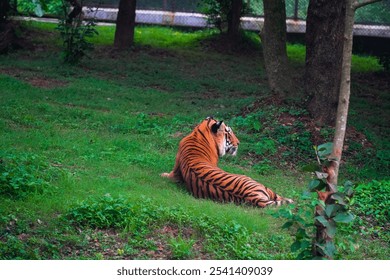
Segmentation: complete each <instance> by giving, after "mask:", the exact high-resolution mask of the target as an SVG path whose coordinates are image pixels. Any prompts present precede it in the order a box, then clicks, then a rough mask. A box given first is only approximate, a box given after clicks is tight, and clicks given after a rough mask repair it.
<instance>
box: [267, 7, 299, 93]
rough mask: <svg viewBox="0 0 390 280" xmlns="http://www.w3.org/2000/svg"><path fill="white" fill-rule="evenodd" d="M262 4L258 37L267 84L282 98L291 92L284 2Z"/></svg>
mask: <svg viewBox="0 0 390 280" xmlns="http://www.w3.org/2000/svg"><path fill="white" fill-rule="evenodd" d="M263 5H264V27H263V29H262V31H261V33H260V37H261V42H262V45H263V54H264V63H265V70H266V72H267V77H268V84H269V87H270V89H271V90H272V91H273V92H275V93H277V94H281V96H282V98H283V99H284V98H285V97H287V96H288V95H289V94H292V93H293V91H292V79H291V74H290V73H289V67H288V58H287V49H286V3H285V1H284V0H263Z"/></svg>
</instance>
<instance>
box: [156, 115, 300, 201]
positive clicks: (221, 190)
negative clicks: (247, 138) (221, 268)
mask: <svg viewBox="0 0 390 280" xmlns="http://www.w3.org/2000/svg"><path fill="white" fill-rule="evenodd" d="M239 144H240V141H239V140H238V139H237V137H236V136H235V135H234V133H233V130H232V129H231V128H230V127H229V126H227V125H226V124H225V123H224V121H218V120H215V119H214V118H213V117H207V118H206V119H204V120H203V121H202V122H201V123H200V124H198V125H197V126H196V127H195V128H194V130H193V131H192V132H191V133H190V134H189V135H187V136H185V137H184V138H183V139H182V140H181V141H180V143H179V149H178V152H177V155H176V161H175V165H174V168H173V170H172V171H171V172H170V173H162V174H161V176H162V177H166V178H169V179H171V180H172V181H174V182H176V183H180V182H181V183H182V182H184V183H185V185H186V188H187V190H188V191H189V192H190V193H191V194H192V195H193V196H194V197H196V198H205V199H212V200H214V201H219V202H232V203H235V204H248V205H252V206H255V207H260V208H264V207H266V206H270V205H274V206H279V205H282V204H288V203H293V200H292V199H289V198H283V197H281V196H279V195H278V194H276V193H275V192H273V191H272V190H271V189H269V188H267V187H265V186H264V185H262V184H260V183H258V182H256V181H255V180H253V179H251V178H250V177H247V176H245V175H238V174H231V173H228V172H225V171H224V170H222V169H220V168H219V167H218V166H217V165H218V160H219V158H220V157H223V156H224V155H225V154H229V155H232V156H235V155H236V154H237V150H238V145H239Z"/></svg>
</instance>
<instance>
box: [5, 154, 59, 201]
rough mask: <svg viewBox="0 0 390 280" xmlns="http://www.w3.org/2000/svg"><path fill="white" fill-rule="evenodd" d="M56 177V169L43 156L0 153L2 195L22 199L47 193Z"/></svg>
mask: <svg viewBox="0 0 390 280" xmlns="http://www.w3.org/2000/svg"><path fill="white" fill-rule="evenodd" d="M54 176H55V171H54V168H52V167H50V166H49V165H48V163H47V162H46V161H45V159H43V157H41V156H38V155H35V154H28V153H26V154H20V155H15V154H10V153H4V152H1V153H0V195H3V196H7V197H10V198H22V197H25V196H27V195H29V194H37V193H44V192H47V191H49V189H50V182H51V180H52V179H53V177H54Z"/></svg>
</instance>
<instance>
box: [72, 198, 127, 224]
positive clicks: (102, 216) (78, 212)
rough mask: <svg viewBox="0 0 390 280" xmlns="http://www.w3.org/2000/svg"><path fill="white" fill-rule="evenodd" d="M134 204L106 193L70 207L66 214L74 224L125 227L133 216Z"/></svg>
mask: <svg viewBox="0 0 390 280" xmlns="http://www.w3.org/2000/svg"><path fill="white" fill-rule="evenodd" d="M131 210H132V206H131V205H129V204H128V203H127V202H126V201H125V200H124V199H122V198H115V199H114V198H112V197H111V196H110V195H105V196H104V197H102V198H100V199H90V200H87V201H84V202H82V203H80V204H79V205H77V206H75V207H74V208H72V209H70V210H69V211H68V213H67V214H66V215H65V218H66V219H67V220H69V221H70V222H71V223H72V224H73V225H77V226H89V227H92V228H109V227H114V228H118V227H124V226H125V224H126V220H127V218H128V217H130V216H131Z"/></svg>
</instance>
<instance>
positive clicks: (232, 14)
mask: <svg viewBox="0 0 390 280" xmlns="http://www.w3.org/2000/svg"><path fill="white" fill-rule="evenodd" d="M241 12H242V0H232V5H231V9H230V11H229V14H228V18H227V19H228V31H227V32H228V36H229V37H230V38H231V39H232V40H235V39H236V38H237V37H238V36H239V34H240V24H241Z"/></svg>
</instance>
